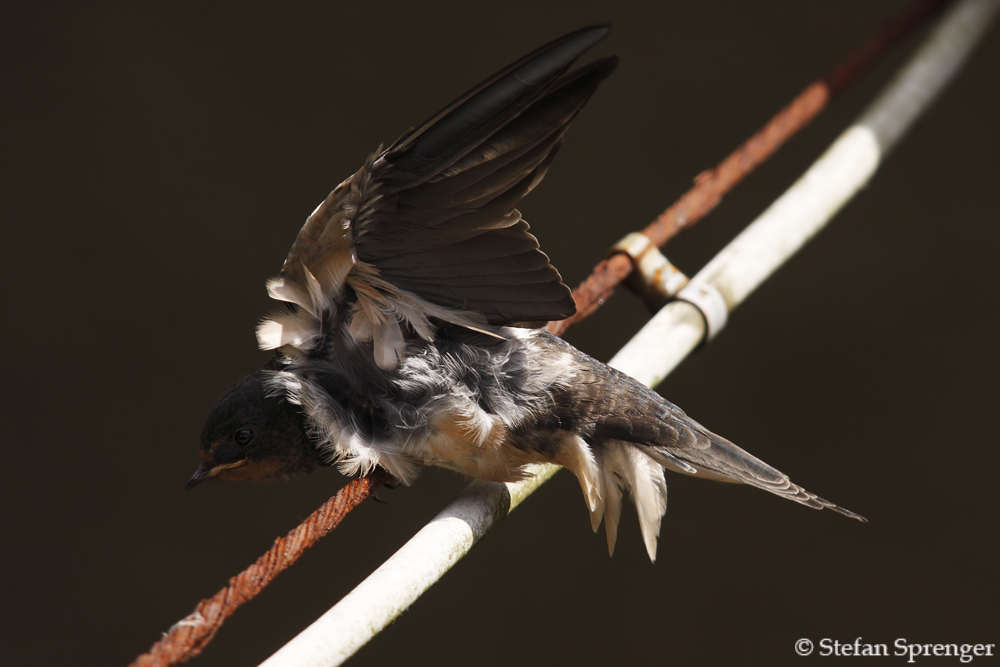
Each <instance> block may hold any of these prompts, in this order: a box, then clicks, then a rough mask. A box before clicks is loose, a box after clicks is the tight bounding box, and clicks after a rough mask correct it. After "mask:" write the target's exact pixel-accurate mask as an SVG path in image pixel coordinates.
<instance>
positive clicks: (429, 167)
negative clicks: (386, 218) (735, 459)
mask: <svg viewBox="0 0 1000 667" xmlns="http://www.w3.org/2000/svg"><path fill="white" fill-rule="evenodd" d="M609 30H610V26H594V27H590V28H583V29H581V30H577V31H576V32H572V33H570V34H568V35H565V36H563V37H560V38H559V39H557V40H555V41H553V42H550V43H549V44H546V45H545V46H543V47H541V48H539V49H537V50H535V51H533V52H531V53H529V54H528V55H526V56H524V57H523V58H521V59H520V60H518V61H516V62H514V63H512V64H511V65H508V66H507V67H505V68H504V69H502V70H500V71H499V72H497V73H496V74H494V75H493V76H492V77H490V78H489V79H487V80H485V81H483V82H482V83H480V84H479V85H478V86H476V87H475V88H473V89H472V90H470V91H469V92H467V93H466V94H465V95H463V96H461V97H459V98H458V99H457V100H455V101H454V102H452V103H451V104H449V105H448V106H447V107H445V108H444V109H442V110H441V111H439V112H438V113H437V114H435V115H434V116H432V117H431V118H430V120H428V121H427V122H426V123H424V124H423V125H421V126H420V127H419V128H417V129H416V130H413V131H412V132H408V133H406V134H404V135H403V136H402V137H400V139H399V140H398V141H397V142H396V143H395V144H394V145H393V146H392V147H390V148H389V151H388V152H387V154H386V157H389V156H391V158H390V159H391V161H392V162H393V165H394V169H393V173H392V174H388V175H387V176H386V179H385V183H386V184H387V185H405V184H409V185H413V184H415V183H417V182H419V181H422V180H424V179H425V178H427V177H429V176H430V175H433V174H435V173H438V172H440V170H441V169H442V168H444V167H447V166H449V165H450V164H451V163H452V162H454V161H455V160H456V159H458V158H459V157H460V156H461V155H463V154H464V153H465V152H466V151H467V150H468V147H469V146H470V145H473V146H474V145H476V144H478V143H480V142H481V141H482V140H483V139H485V138H486V137H488V136H490V135H491V134H492V133H493V132H495V131H496V130H497V129H499V128H500V127H502V126H503V125H505V124H506V123H507V122H509V121H510V119H511V118H513V117H515V116H517V114H518V113H520V112H521V111H522V110H523V109H524V108H525V107H526V106H527V105H529V104H530V103H531V102H532V101H533V100H534V99H535V98H537V97H538V96H539V95H540V94H541V93H542V92H544V90H545V88H546V87H547V86H548V85H549V84H551V82H552V81H554V80H556V79H557V78H558V77H559V76H560V75H562V74H563V73H564V72H565V71H566V70H567V69H569V67H570V65H572V64H573V61H575V60H576V59H577V58H579V57H580V55H581V54H583V52H584V51H586V50H587V49H589V48H590V47H592V46H593V45H594V44H596V43H597V42H599V41H600V40H601V39H603V38H604V36H605V35H607V34H608V31H609Z"/></svg>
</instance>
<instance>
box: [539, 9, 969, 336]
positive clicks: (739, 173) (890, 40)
mask: <svg viewBox="0 0 1000 667" xmlns="http://www.w3.org/2000/svg"><path fill="white" fill-rule="evenodd" d="M949 4H951V0H925V1H924V2H918V3H916V4H914V5H913V6H911V7H910V8H909V9H908V10H907V11H906V12H904V13H903V14H901V15H899V16H897V17H896V18H894V19H892V20H891V21H890V22H889V23H887V24H886V25H885V26H884V27H883V28H882V29H881V30H880V31H879V32H878V34H877V35H875V37H873V38H872V39H870V40H869V41H868V42H867V43H866V44H865V45H864V46H862V47H861V48H859V49H857V50H856V51H854V52H853V53H851V55H849V56H848V57H847V58H846V59H844V60H843V61H842V62H841V63H839V64H838V65H837V66H836V67H835V68H834V69H833V71H832V72H830V74H828V75H827V76H825V77H823V78H822V79H820V80H819V81H817V82H815V83H813V84H812V85H810V86H809V87H807V88H806V89H805V90H803V91H802V92H801V93H800V94H799V95H798V97H796V98H795V99H794V100H792V103H791V104H789V105H788V106H786V107H785V108H784V109H782V110H781V111H779V112H778V114H777V115H776V116H775V117H774V118H772V119H771V120H770V121H769V122H768V123H767V125H765V126H764V127H763V128H762V129H761V130H759V131H758V132H757V133H756V134H755V135H753V136H752V137H750V139H749V140H747V142H746V143H744V144H743V145H742V146H740V147H739V148H737V149H736V150H735V151H734V152H733V153H731V154H730V155H729V157H727V158H726V159H725V160H723V161H722V162H721V163H719V165H718V166H717V167H715V168H714V169H710V170H708V171H704V172H702V173H700V174H698V175H697V176H696V177H695V179H694V187H693V188H691V189H690V190H688V191H687V192H686V193H684V195H683V196H682V197H681V198H680V199H678V200H677V201H676V202H675V203H674V204H673V205H672V206H671V207H670V208H668V209H667V210H666V211H664V212H663V213H661V214H660V216H659V217H658V218H656V220H654V221H653V222H652V223H650V224H649V226H647V227H646V228H645V229H644V230H643V234H645V235H646V236H648V237H649V238H650V240H651V241H652V242H653V243H655V244H656V245H658V246H662V245H663V244H664V243H666V242H667V241H668V240H670V238H672V237H673V236H674V235H675V234H677V233H678V232H680V231H681V230H683V229H686V228H688V227H690V226H692V225H694V224H695V223H696V222H698V221H699V220H701V219H702V218H703V217H705V215H707V214H708V213H709V211H711V210H712V209H713V208H715V207H716V206H717V205H718V203H719V202H720V201H722V197H723V195H725V194H726V193H727V192H729V191H730V190H731V189H732V188H733V187H734V186H735V185H736V184H737V183H739V182H740V181H741V180H743V178H744V177H745V176H746V175H747V174H749V173H750V172H751V171H753V170H754V169H756V168H757V167H758V166H759V165H760V164H761V163H763V162H764V161H766V160H767V159H768V158H769V157H771V155H773V154H774V153H775V151H777V150H778V149H779V148H780V147H781V146H782V145H783V144H784V143H785V142H786V141H788V139H790V138H791V137H792V135H794V134H795V133H796V132H798V131H799V130H800V129H802V128H803V127H804V126H805V125H807V124H808V123H809V122H810V121H812V119H813V118H815V117H816V116H817V115H818V114H819V112H820V111H822V110H823V109H824V108H826V106H827V104H829V102H830V99H831V97H832V96H833V95H835V94H837V93H839V92H840V91H842V90H843V89H844V88H845V87H846V86H848V85H849V84H850V83H852V82H853V81H854V80H855V79H857V78H858V76H860V75H861V74H863V73H864V72H866V71H868V69H870V68H871V66H872V65H873V64H874V63H875V61H876V60H877V59H878V57H879V56H880V55H882V54H883V53H884V52H885V51H886V49H888V48H889V47H890V46H892V45H893V44H895V43H896V42H897V41H899V40H900V39H902V38H903V37H905V36H906V35H908V34H909V33H910V32H911V31H912V30H913V29H914V28H915V27H916V26H918V25H919V24H920V23H922V22H923V21H925V20H927V19H928V18H930V17H931V16H933V15H934V14H936V13H938V12H939V11H941V10H942V9H943V8H944V7H946V6H947V5H949ZM632 268H633V267H632V263H631V261H629V259H628V257H626V256H624V255H613V256H612V257H610V258H608V259H606V260H604V261H602V262H601V263H600V264H598V265H597V266H596V267H594V271H593V273H591V274H590V277H588V278H587V279H586V280H584V281H583V282H582V283H580V286H579V287H577V288H576V289H575V290H573V298H574V299H575V300H576V311H577V312H576V314H575V315H573V316H572V317H569V318H567V319H565V320H561V321H559V322H550V323H549V325H548V330H549V331H550V332H552V333H554V334H555V335H557V336H561V335H563V333H565V331H566V329H568V328H569V327H570V326H572V325H574V324H576V323H577V322H579V321H581V320H583V319H584V318H586V317H588V316H589V315H590V314H591V313H593V312H594V311H595V310H597V309H598V308H599V307H600V306H601V304H603V303H604V302H605V301H606V300H607V299H608V298H609V297H610V296H611V295H612V294H614V291H615V287H616V286H617V285H618V284H619V283H620V282H622V280H624V279H625V278H626V277H627V276H628V275H629V273H631V272H632Z"/></svg>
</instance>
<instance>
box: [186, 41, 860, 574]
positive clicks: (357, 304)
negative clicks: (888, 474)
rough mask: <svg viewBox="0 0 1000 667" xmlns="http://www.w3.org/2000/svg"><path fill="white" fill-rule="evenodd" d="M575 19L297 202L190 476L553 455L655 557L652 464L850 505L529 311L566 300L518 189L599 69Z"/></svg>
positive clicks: (543, 311) (535, 459)
mask: <svg viewBox="0 0 1000 667" xmlns="http://www.w3.org/2000/svg"><path fill="white" fill-rule="evenodd" d="M608 30H609V27H608V26H595V27H590V28H585V29H582V30H578V31H576V32H573V33H570V34H568V35H566V36H564V37H562V38H560V39H557V40H555V41H554V42H551V43H550V44H547V45H545V46H543V47H541V48H540V49H538V50H536V51H534V52H532V53H530V54H528V55H527V56H525V57H523V58H521V59H520V60H518V61H516V62H515V63H513V64H511V65H510V66H508V67H506V68H504V69H503V70H501V71H500V72H498V73H496V74H495V75H493V76H492V77H490V78H489V79H487V80H486V81H484V82H483V83H481V84H479V85H478V86H476V87H475V88H473V89H472V90H470V91H469V92H467V93H466V94H465V95H463V96H461V97H460V98H458V99H457V100H456V101H454V102H452V103H451V104H449V105H448V106H446V107H445V108H444V109H442V110H441V111H440V112H438V113H437V114H435V115H434V116H433V117H432V118H431V119H430V120H428V121H427V122H425V123H424V124H423V125H421V126H419V127H417V128H416V129H411V130H410V131H408V132H406V133H405V134H403V136H402V137H400V138H399V139H398V140H397V141H396V142H395V143H394V144H392V145H391V146H389V148H387V149H384V150H383V149H381V148H380V149H379V150H377V151H376V152H375V153H374V154H372V155H371V157H369V158H368V160H367V161H366V162H365V163H364V165H363V166H362V167H361V169H360V170H358V171H357V172H356V173H355V174H354V175H352V176H351V177H350V178H348V179H347V180H345V181H344V182H343V183H341V184H340V185H338V186H337V187H336V188H335V189H334V190H333V192H332V193H330V195H329V196H328V197H327V198H326V200H325V201H323V202H322V203H320V205H319V206H318V207H317V208H316V209H315V210H314V211H313V212H312V214H311V215H309V217H308V218H307V219H306V222H305V224H304V226H303V227H302V229H301V231H300V232H299V234H298V236H297V238H296V239H295V241H294V243H293V244H292V248H291V250H290V251H289V253H288V255H287V257H286V259H285V262H284V265H283V268H282V271H281V273H280V275H279V276H278V277H276V278H273V279H272V280H270V281H269V282H268V283H267V290H268V293H269V294H270V296H271V297H273V298H274V299H275V300H277V301H278V302H280V303H281V307H280V308H279V309H278V310H277V311H276V312H274V313H272V314H271V315H270V316H268V317H267V318H266V319H264V320H263V321H262V322H261V323H260V325H259V326H258V329H257V339H258V342H259V345H260V347H261V348H262V349H265V350H274V351H275V354H274V356H273V358H271V359H270V361H268V363H267V364H265V365H264V366H263V367H262V368H260V369H258V370H256V371H254V372H253V373H251V374H250V375H248V376H247V377H245V378H244V379H243V380H241V381H240V382H239V383H238V384H236V386H234V387H233V388H232V389H230V390H229V392H228V393H226V394H225V395H224V396H223V397H222V399H221V400H220V401H219V403H218V404H217V405H216V406H215V408H214V409H213V410H212V411H211V413H210V415H209V416H208V419H207V422H206V424H205V427H204V430H203V432H202V435H201V445H200V455H201V460H202V463H201V466H200V467H199V468H198V469H197V471H196V472H195V474H194V476H193V477H192V478H191V480H190V481H189V482H188V487H192V486H194V485H196V484H198V483H199V482H201V481H203V480H205V479H214V480H239V479H248V480H274V479H285V478H290V477H294V476H296V475H300V474H303V473H308V472H310V471H312V470H313V469H315V468H316V467H317V466H323V465H331V464H335V465H337V466H338V467H339V469H340V470H341V471H342V472H343V473H344V474H346V475H358V474H364V473H367V472H369V471H371V470H373V469H374V468H375V467H376V466H381V467H382V468H384V469H385V470H387V471H388V472H389V473H390V474H391V475H392V476H393V477H395V478H396V479H397V480H399V481H400V482H402V483H404V484H410V483H411V482H413V480H414V479H415V477H416V476H417V473H418V471H419V470H420V468H421V467H423V466H428V465H434V466H441V467H444V468H448V469H451V470H455V471H458V472H460V473H464V474H466V475H469V476H472V477H475V478H479V479H484V480H492V481H497V482H510V481H515V480H518V479H522V478H523V477H524V476H525V475H526V469H527V466H528V465H529V464H534V463H555V464H558V465H561V466H564V467H565V468H567V469H568V470H570V471H571V472H572V473H573V474H574V475H575V476H576V477H577V479H578V480H579V482H580V486H581V488H582V490H583V495H584V499H585V501H586V504H587V507H588V509H589V510H590V514H591V523H592V526H593V528H594V530H595V531H597V529H598V527H599V526H600V524H601V522H602V520H603V522H604V525H605V531H606V534H607V542H608V549H609V552H612V553H613V551H614V546H615V541H616V539H617V530H618V522H619V518H620V515H621V507H622V496H623V493H628V494H630V495H631V497H632V498H633V499H634V502H635V505H636V508H637V511H638V515H639V522H640V527H641V531H642V536H643V540H644V542H645V546H646V549H647V552H648V554H649V557H650V558H651V559H655V556H656V546H657V540H658V536H659V532H660V524H661V519H662V517H663V515H664V513H665V512H666V503H667V487H666V482H665V478H664V470H671V471H674V472H679V473H683V474H687V475H694V476H696V477H703V478H706V479H712V480H719V481H726V482H736V483H742V484H748V485H750V486H754V487H757V488H759V489H763V490H765V491H769V492H771V493H773V494H776V495H778V496H781V497H783V498H787V499H789V500H793V501H795V502H798V503H801V504H803V505H805V506H807V507H811V508H814V509H831V510H834V511H836V512H839V513H841V514H844V515H846V516H849V517H852V518H855V519H859V520H861V521H864V518H863V517H861V516H859V515H857V514H855V513H853V512H850V511H848V510H846V509H844V508H843V507H839V506H837V505H835V504H833V503H831V502H829V501H827V500H824V499H823V498H820V497H818V496H816V495H815V494H813V493H810V492H808V491H806V490H805V489H803V488H802V487H800V486H798V485H796V484H793V483H792V482H791V481H790V480H789V478H788V476H787V475H785V474H783V473H781V472H779V471H778V470H776V469H775V468H772V467H771V466H769V465H768V464H766V463H764V462H763V461H761V460H760V459H758V458H756V457H754V456H753V455H751V454H749V453H748V452H746V451H744V450H742V449H740V448H739V447H737V446H736V445H734V444H733V443H731V442H729V441H728V440H726V439H725V438H722V437H720V436H718V435H716V434H714V433H712V432H711V431H709V430H708V429H706V428H705V427H703V426H701V425H700V424H698V423H697V422H695V421H694V420H693V419H691V418H690V417H688V416H687V415H686V414H685V413H684V412H683V411H682V410H681V409H680V408H678V407H677V406H675V405H673V404H671V403H670V402H668V401H666V400H665V399H664V398H662V397H661V396H660V395H659V394H657V393H656V392H654V391H652V390H650V389H649V388H647V387H646V386H644V385H643V384H641V383H640V382H638V381H636V380H634V379H633V378H631V377H629V376H628V375H625V374H623V373H620V372H619V371H617V370H615V369H613V368H610V367H608V366H607V365H605V364H603V363H601V362H600V361H597V360H596V359H593V358H591V357H589V356H587V355H586V354H584V353H582V352H580V351H579V350H577V349H576V348H574V347H572V346H571V345H569V344H567V343H566V342H564V341H562V340H561V339H559V338H557V337H555V336H553V335H551V334H549V333H547V332H546V331H544V330H543V329H542V326H543V325H544V324H545V323H547V322H548V321H551V320H560V319H564V318H566V317H569V316H570V315H572V314H573V313H574V312H575V310H576V306H575V304H574V301H573V297H572V294H571V292H570V290H569V288H568V287H567V286H566V285H565V284H564V283H563V282H562V278H561V277H560V275H559V272H558V271H556V269H555V268H554V267H553V266H552V265H551V264H550V263H549V259H548V257H547V256H546V255H545V254H544V253H543V252H542V251H541V250H540V249H539V246H538V241H537V239H536V238H535V237H534V236H532V235H531V234H530V233H529V228H528V224H527V223H526V222H525V221H524V220H523V219H522V217H521V213H520V212H519V211H518V210H517V208H516V207H517V205H518V203H519V202H520V201H521V199H522V198H523V197H524V196H525V195H527V194H528V193H529V192H531V190H532V189H534V188H535V186H537V185H538V183H539V182H540V181H541V180H542V178H543V177H544V175H545V173H546V171H547V170H548V168H549V166H550V165H551V163H552V161H553V158H555V156H556V153H557V152H558V151H559V147H560V146H561V145H562V142H563V136H564V134H565V133H566V130H567V128H568V127H569V125H570V123H571V122H572V121H573V119H574V118H575V117H576V115H577V113H579V111H580V109H581V108H582V107H583V106H584V105H585V104H586V103H587V101H588V100H589V99H590V97H591V95H592V94H593V93H594V92H595V90H596V89H597V87H598V85H600V83H601V82H602V81H604V80H605V79H606V78H607V77H608V76H610V75H611V73H612V72H613V71H614V70H615V67H616V66H617V62H618V61H617V58H616V57H615V56H611V57H607V58H601V59H598V60H595V61H593V62H591V63H589V64H586V65H583V66H581V67H579V68H577V69H573V70H571V69H570V68H571V67H572V65H573V63H574V62H575V61H576V60H577V58H578V57H579V56H580V55H582V54H583V53H584V52H585V51H586V50H587V49H589V48H590V47H592V46H593V45H594V44H596V43H597V42H598V41H600V40H601V39H602V38H604V36H605V35H606V34H607V33H608Z"/></svg>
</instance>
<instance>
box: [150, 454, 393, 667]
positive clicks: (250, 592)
mask: <svg viewBox="0 0 1000 667" xmlns="http://www.w3.org/2000/svg"><path fill="white" fill-rule="evenodd" d="M388 479H389V473H387V472H385V471H384V470H382V469H381V468H376V469H375V470H374V471H373V472H372V473H371V474H369V475H367V476H366V477H360V478H358V479H355V480H352V481H351V482H350V483H348V484H347V485H346V486H344V487H343V488H342V489H340V491H338V492H337V493H336V495H334V496H333V497H332V498H330V500H328V501H326V502H325V503H323V505H322V506H321V507H320V508H319V509H317V510H316V511H315V512H313V513H312V514H311V515H309V518H307V519H306V520H305V521H303V522H302V523H301V524H300V525H299V527H298V528H296V529H294V530H293V531H291V532H290V533H288V535H286V536H285V537H279V538H278V539H276V540H275V541H274V544H273V545H272V546H271V548H270V549H269V550H268V551H267V553H265V554H264V555H263V556H261V557H260V558H258V559H257V562H255V563H254V564H253V565H251V566H250V567H248V568H247V569H245V570H243V571H242V572H240V573H239V574H237V575H236V576H235V577H233V578H232V579H230V580H229V584H228V585H227V586H226V587H225V588H223V589H222V590H220V591H219V592H218V593H216V594H215V595H213V596H212V597H210V598H207V599H205V600H202V601H201V602H200V603H198V606H197V607H195V608H194V611H193V612H191V613H190V614H188V615H187V616H185V617H184V618H182V619H181V620H180V621H178V622H177V623H175V624H174V626H173V627H172V628H170V630H169V631H168V632H167V633H166V634H165V635H163V638H162V639H160V641H158V642H156V643H155V644H153V647H152V648H151V649H150V650H149V653H144V654H142V655H140V656H139V657H138V658H136V659H135V662H133V663H132V667H154V666H155V667H160V666H163V665H175V664H177V663H179V662H184V661H186V660H190V659H191V658H193V657H195V656H196V655H198V654H199V653H201V651H202V649H204V648H205V646H206V645H207V644H208V643H209V642H210V641H212V638H213V637H215V633H216V632H218V631H219V628H220V627H222V624H223V622H225V620H226V619H227V618H229V616H230V615H232V613H233V612H234V611H236V609H237V608H238V607H239V606H240V605H242V604H243V603H244V602H247V601H249V600H251V599H253V597H254V596H256V595H257V594H258V593H260V592H261V591H262V590H264V587H265V586H267V585H268V584H269V583H271V580H272V579H274V578H275V577H276V576H278V574H280V573H281V572H282V571H283V570H285V569H286V568H288V567H290V566H291V565H292V563H294V562H295V561H297V560H298V559H299V556H301V555H302V554H303V553H304V552H305V550H306V549H308V548H309V547H311V546H312V545H314V544H316V542H317V541H318V540H319V539H320V538H321V537H323V536H324V535H326V534H327V533H329V532H330V531H331V530H333V529H334V528H336V527H337V526H338V525H339V524H340V522H341V521H343V519H344V517H346V516H347V514H348V512H350V511H351V510H353V509H354V508H355V507H357V506H358V505H359V504H361V501H363V500H365V499H366V498H369V497H371V496H372V495H373V494H374V493H375V492H376V491H377V490H378V489H379V487H381V486H382V485H383V484H385V482H386V481H387V480H388Z"/></svg>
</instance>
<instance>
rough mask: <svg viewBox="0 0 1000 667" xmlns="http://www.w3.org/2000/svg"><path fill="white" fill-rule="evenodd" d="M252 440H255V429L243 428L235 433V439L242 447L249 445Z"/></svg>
mask: <svg viewBox="0 0 1000 667" xmlns="http://www.w3.org/2000/svg"><path fill="white" fill-rule="evenodd" d="M251 440H253V431H251V430H250V429H248V428H241V429H239V430H238V431H236V433H234V434H233V441H234V442H235V443H236V444H237V445H239V446H240V447H243V446H245V445H249V444H250V441H251Z"/></svg>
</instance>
